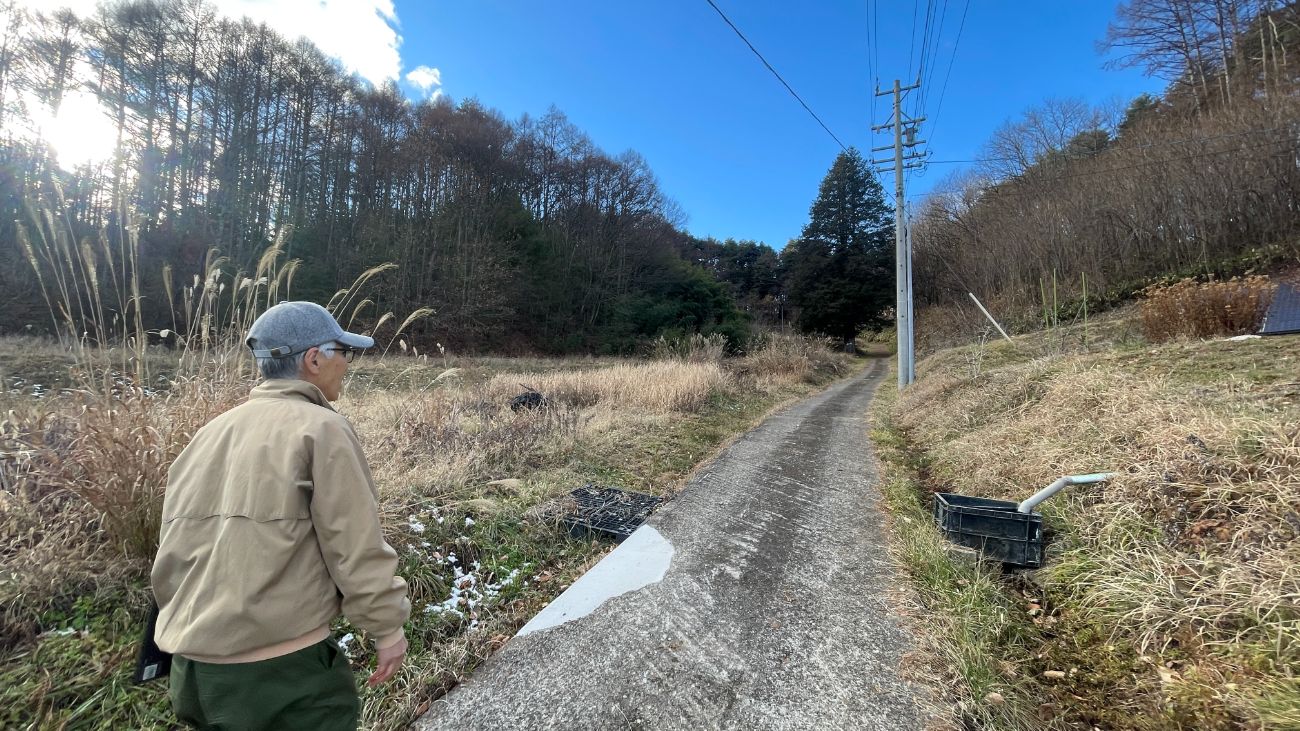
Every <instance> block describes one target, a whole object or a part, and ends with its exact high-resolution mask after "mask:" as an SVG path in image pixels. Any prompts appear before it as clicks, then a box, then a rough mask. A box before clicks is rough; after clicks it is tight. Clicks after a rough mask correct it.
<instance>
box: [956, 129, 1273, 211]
mask: <svg viewBox="0 0 1300 731" xmlns="http://www.w3.org/2000/svg"><path fill="white" fill-rule="evenodd" d="M1292 143H1293V140H1273V141H1272V142H1268V143H1265V144H1262V145H1246V146H1238V147H1229V148H1226V149H1222V150H1208V151H1205V152H1199V153H1195V154H1191V155H1174V156H1172V157H1165V158H1160V159H1158V160H1144V161H1142V162H1137V163H1133V164H1132V165H1120V166H1118V167H1112V168H1105V169H1102V170H1088V171H1085V172H1080V173H1070V174H1068V175H1054V176H1052V177H1047V178H1034V179H1033V180H1032V181H1030V182H1032V183H1033V184H1035V185H1038V184H1042V183H1054V182H1057V181H1061V180H1072V179H1074V178H1087V177H1093V176H1097V175H1109V174H1110V173H1119V172H1124V171H1126V170H1135V169H1137V168H1145V167H1151V166H1153V165H1163V164H1167V163H1174V162H1181V161H1184V160H1196V159H1199V158H1202V157H1213V156H1215V155H1227V154H1230V153H1241V152H1249V151H1252V150H1268V149H1269V148H1278V147H1280V146H1282V145H1291V144H1292ZM1287 154H1290V155H1291V156H1295V154H1296V153H1295V152H1293V151H1292V150H1289V149H1279V150H1276V151H1274V152H1273V153H1272V154H1270V155H1268V157H1279V158H1280V157H1283V156H1285V155H1287ZM935 162H937V163H941V162H965V161H962V160H938V161H935ZM985 190H986V191H994V192H995V195H996V196H997V197H999V198H1022V197H1025V196H1031V195H1041V193H1039V192H1035V191H1023V192H1018V193H1016V192H1006V191H1003V190H999V189H998V188H997V185H991V186H988V187H987V188H985Z"/></svg>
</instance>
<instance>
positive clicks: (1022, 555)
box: [934, 492, 1043, 568]
mask: <svg viewBox="0 0 1300 731" xmlns="http://www.w3.org/2000/svg"><path fill="white" fill-rule="evenodd" d="M1017 505H1018V503H1013V502H1011V501H1009V500H991V499H989V498H983V497H967V496H966V495H954V494H952V493H948V492H939V493H935V495H934V522H935V524H936V525H938V526H939V530H941V531H943V534H944V536H945V537H947V539H948V540H950V541H952V542H953V543H956V544H958V545H962V546H966V547H968V548H974V549H975V550H977V551H979V552H980V553H981V554H983V555H984V556H985V557H986V558H990V559H993V560H994V561H1001V562H1003V563H1009V564H1014V565H1016V566H1029V567H1034V568H1037V567H1039V566H1042V565H1043V516H1042V515H1041V514H1039V513H1018V512H1016V506H1017Z"/></svg>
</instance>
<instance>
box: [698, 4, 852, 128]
mask: <svg viewBox="0 0 1300 731" xmlns="http://www.w3.org/2000/svg"><path fill="white" fill-rule="evenodd" d="M704 1H705V2H707V3H708V4H709V6H710V7H712V8H713V9H714V10H716V11H718V15H720V16H722V20H723V21H725V22H726V24H727V25H729V26H731V29H732V30H734V31H736V35H738V36H740V40H742V41H744V42H745V45H746V46H749V50H751V51H753V52H754V55H755V56H758V60H759V61H762V62H763V65H764V66H766V67H767V70H768V71H771V72H772V75H773V76H775V77H776V80H777V81H780V82H781V85H782V86H784V87H785V89H786V91H788V92H790V95H791V96H793V97H794V98H795V99H796V100H798V102H799V103H800V104H801V105H803V108H804V109H805V110H807V111H808V113H809V114H811V115H812V118H813V119H815V120H817V124H820V125H821V126H822V129H824V130H826V134H828V135H830V136H831V139H833V140H835V144H837V145H839V146H840V149H841V150H845V149H847V148H846V147H845V146H844V143H843V142H840V138H838V137H836V136H835V133H834V132H832V131H831V128H830V127H827V126H826V123H825V122H823V121H822V118H821V117H818V116H817V113H816V112H814V111H813V110H812V107H810V106H808V103H807V102H805V101H804V100H803V99H802V98H801V97H800V96H799V95H798V94H796V93H795V90H794V89H793V88H791V86H790V85H789V84H787V83H786V81H785V79H783V78H781V74H779V73H777V71H776V69H774V68H772V64H770V63H768V62H767V59H766V58H763V54H761V53H759V52H758V49H757V48H754V44H753V43H750V42H749V39H748V38H746V37H745V34H744V33H741V32H740V29H739V28H737V27H736V24H735V23H733V22H731V18H728V17H727V14H726V13H724V12H722V8H720V7H718V6H717V4H716V3H714V2H713V0H704Z"/></svg>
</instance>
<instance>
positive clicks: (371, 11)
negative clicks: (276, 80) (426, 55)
mask: <svg viewBox="0 0 1300 731" xmlns="http://www.w3.org/2000/svg"><path fill="white" fill-rule="evenodd" d="M213 4H214V5H215V6H216V7H217V8H219V9H220V10H221V12H222V13H224V14H226V15H229V16H232V17H240V16H245V15H246V16H248V17H249V18H252V19H253V20H254V21H257V22H264V23H266V24H267V25H268V26H270V27H272V28H274V29H275V30H277V31H279V32H280V33H282V34H284V35H285V36H287V37H289V38H297V37H299V36H305V37H306V38H307V39H308V40H310V41H312V42H313V43H315V44H316V46H317V47H319V48H320V49H321V50H322V51H324V52H325V53H326V54H328V55H330V56H333V57H334V58H337V59H338V60H339V62H340V63H342V64H343V67H344V68H346V69H347V70H348V71H355V72H357V73H358V74H360V75H361V77H362V78H364V79H368V80H369V81H370V82H371V83H374V84H380V83H383V82H384V81H388V80H390V79H392V80H396V79H397V78H398V76H399V75H400V74H401V71H402V58H401V55H400V54H399V53H398V50H397V49H398V48H399V47H400V46H401V45H402V36H401V35H400V34H398V32H397V28H398V20H397V11H396V10H395V9H394V8H393V0H213Z"/></svg>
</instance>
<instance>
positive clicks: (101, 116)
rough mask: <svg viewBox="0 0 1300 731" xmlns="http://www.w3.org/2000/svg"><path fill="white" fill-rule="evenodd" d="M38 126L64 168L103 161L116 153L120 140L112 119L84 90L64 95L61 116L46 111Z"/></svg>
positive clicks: (92, 95)
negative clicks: (51, 114)
mask: <svg viewBox="0 0 1300 731" xmlns="http://www.w3.org/2000/svg"><path fill="white" fill-rule="evenodd" d="M38 127H39V130H40V135H41V138H42V139H44V140H45V141H46V142H47V143H49V145H50V150H51V151H52V152H53V153H54V155H55V157H56V158H58V161H59V166H60V167H62V168H65V169H72V168H75V167H78V166H80V165H87V164H89V165H94V164H96V163H101V162H104V161H105V160H108V159H109V158H111V157H112V156H113V152H114V148H115V146H116V143H117V128H116V126H115V125H114V124H113V121H112V120H110V119H109V118H108V115H107V114H105V111H104V107H103V106H102V105H100V103H99V100H98V99H96V98H95V95H94V94H91V93H89V92H85V91H74V92H69V93H68V94H67V95H66V96H64V97H63V104H62V105H60V107H59V114H58V116H53V117H52V116H49V115H48V114H47V115H46V116H45V118H44V119H41V120H40V121H39V123H38Z"/></svg>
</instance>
